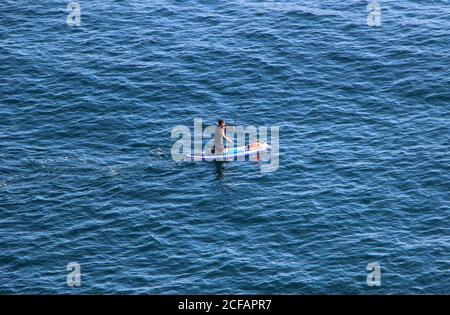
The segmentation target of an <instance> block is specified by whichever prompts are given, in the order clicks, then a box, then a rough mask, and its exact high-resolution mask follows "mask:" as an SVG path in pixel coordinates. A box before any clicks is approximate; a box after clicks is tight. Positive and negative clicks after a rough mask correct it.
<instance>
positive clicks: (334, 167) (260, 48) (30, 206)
mask: <svg viewBox="0 0 450 315" xmlns="http://www.w3.org/2000/svg"><path fill="white" fill-rule="evenodd" d="M68 2H69V1H67V2H66V1H56V0H44V1H18V0H14V1H13V0H2V1H1V3H0V293H6V294H206V293H209V294H219V293H221V294H232V293H234V294H244V293H245V294H449V293H450V259H449V254H450V224H449V222H450V211H449V210H450V189H449V188H450V175H449V174H450V154H449V144H450V141H449V139H450V137H449V136H450V106H449V105H450V90H449V87H450V79H449V77H450V71H449V68H450V58H449V54H450V19H449V17H450V5H449V2H448V1H444V0H430V1H418V0H417V1H412V0H396V1H374V2H377V3H379V4H380V6H381V25H380V27H376V26H374V27H369V26H368V25H367V15H368V14H369V12H368V11H367V9H366V7H367V4H368V1H362V0H360V1H337V0H333V1H331V0H327V1H312V0H307V1H300V0H296V1H293V0H285V1H256V0H226V1H200V0H186V1H175V0H167V1H164V0H129V1H112V0H102V1H99V0H92V1H81V0H80V1H79V4H80V6H81V25H80V26H79V27H77V26H74V27H69V26H68V25H67V23H66V18H67V15H68V11H67V10H66V6H67V3H68ZM236 112H238V123H239V124H241V125H244V126H246V125H254V126H279V128H280V140H279V146H280V152H279V168H278V169H277V170H276V171H274V172H269V173H262V172H261V171H260V165H259V164H258V163H257V162H251V161H247V162H228V163H224V164H223V165H221V164H216V163H215V162H212V163H208V162H181V163H178V162H175V161H174V160H172V157H171V147H172V145H173V143H174V142H175V140H176V139H172V138H171V130H172V129H173V128H174V127H175V126H177V125H185V126H188V127H190V128H191V129H193V125H194V118H202V119H203V121H204V125H205V126H207V125H212V124H214V123H215V121H216V120H217V119H218V118H225V119H227V120H228V121H232V120H233V119H234V114H235V113H236ZM70 262H77V263H79V264H80V266H81V274H82V275H81V286H80V287H69V286H68V285H67V283H66V278H67V275H68V273H69V271H67V270H66V266H67V264H68V263H70ZM371 262H376V263H378V264H379V265H380V266H381V286H372V287H370V286H368V285H367V283H366V278H367V275H368V274H369V272H370V271H367V270H366V267H367V265H368V264H369V263H371Z"/></svg>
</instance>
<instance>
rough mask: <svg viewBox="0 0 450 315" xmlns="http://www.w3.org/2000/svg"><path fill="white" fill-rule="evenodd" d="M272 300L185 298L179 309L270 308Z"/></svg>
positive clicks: (225, 309)
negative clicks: (196, 299) (216, 300)
mask: <svg viewBox="0 0 450 315" xmlns="http://www.w3.org/2000/svg"><path fill="white" fill-rule="evenodd" d="M271 303H272V300H261V299H230V300H222V301H221V302H220V303H219V302H212V301H189V300H188V299H185V300H184V301H180V302H179V303H178V310H197V311H204V312H206V313H209V312H210V311H213V310H219V309H220V310H223V311H233V310H269V309H270V304H271Z"/></svg>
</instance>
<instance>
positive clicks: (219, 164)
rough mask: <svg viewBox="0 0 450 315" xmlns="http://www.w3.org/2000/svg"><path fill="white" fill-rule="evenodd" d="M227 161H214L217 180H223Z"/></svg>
mask: <svg viewBox="0 0 450 315" xmlns="http://www.w3.org/2000/svg"><path fill="white" fill-rule="evenodd" d="M225 163H227V162H226V161H214V164H215V165H216V179H223V173H224V170H225Z"/></svg>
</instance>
